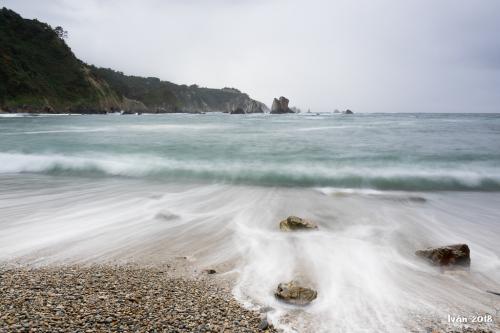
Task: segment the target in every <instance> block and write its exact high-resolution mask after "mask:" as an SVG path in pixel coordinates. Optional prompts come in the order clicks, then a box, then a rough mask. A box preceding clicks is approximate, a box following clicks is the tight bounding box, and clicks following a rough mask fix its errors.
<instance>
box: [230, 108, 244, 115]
mask: <svg viewBox="0 0 500 333" xmlns="http://www.w3.org/2000/svg"><path fill="white" fill-rule="evenodd" d="M230 114H245V111H243V109H242V108H236V109H235V110H233V111H231V112H230Z"/></svg>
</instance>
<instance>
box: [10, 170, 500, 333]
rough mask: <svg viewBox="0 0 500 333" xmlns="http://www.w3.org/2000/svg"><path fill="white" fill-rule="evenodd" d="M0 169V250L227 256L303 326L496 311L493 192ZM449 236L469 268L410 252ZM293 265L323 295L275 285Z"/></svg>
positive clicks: (348, 327) (46, 256)
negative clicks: (289, 294)
mask: <svg viewBox="0 0 500 333" xmlns="http://www.w3.org/2000/svg"><path fill="white" fill-rule="evenodd" d="M0 182H1V184H2V187H1V191H0V203H1V206H0V209H1V211H2V219H1V224H0V228H1V229H2V233H1V234H0V260H5V259H9V258H10V259H12V258H18V260H19V258H24V259H21V260H28V261H32V262H35V263H38V264H47V263H60V262H65V263H74V262H80V263H82V262H83V263H85V262H108V261H112V262H117V261H118V262H127V261H130V260H133V261H142V262H162V261H163V260H165V259H167V258H172V257H173V256H188V257H189V258H192V260H193V262H194V263H195V264H196V265H198V266H199V267H207V266H217V265H223V264H224V265H226V266H223V267H229V269H230V270H232V271H234V272H235V273H237V284H236V287H235V295H236V296H237V297H238V298H239V299H240V300H241V301H242V302H244V303H246V304H248V305H253V306H271V307H273V308H274V309H275V311H273V312H271V313H270V318H272V319H273V320H274V322H275V323H276V324H277V325H281V326H282V327H284V328H287V329H292V328H295V329H296V330H297V331H299V332H331V331H335V332H342V331H349V332H363V331H371V332H377V331H378V332H404V331H405V326H404V325H406V324H407V322H408V321H411V318H413V317H412V316H415V315H421V316H423V318H425V317H426V316H438V318H446V314H447V313H472V312H474V311H475V312H483V313H487V312H488V313H491V311H493V310H494V306H495V303H494V301H495V298H494V297H495V295H491V294H486V293H485V290H489V289H491V290H500V284H499V282H498V281H500V258H499V256H500V253H499V250H498V246H497V244H498V236H499V235H500V225H498V222H497V218H498V216H500V194H497V193H495V194H491V193H489V194H486V193H485V194H481V193H463V194H460V193H456V194H452V195H451V194H439V193H434V194H429V193H418V196H419V197H420V198H425V200H426V201H423V200H420V201H415V200H412V199H411V198H415V197H416V195H417V194H415V193H410V194H408V193H404V192H394V193H387V192H385V193H379V194H380V195H381V197H379V195H378V194H377V193H376V192H375V193H373V192H371V193H366V192H364V191H361V192H356V191H351V192H350V193H345V191H343V194H342V195H338V193H337V192H336V191H335V190H331V191H333V193H334V194H332V195H325V194H324V193H323V192H325V190H322V191H316V190H312V189H279V188H265V187H260V188H259V187H246V186H232V185H201V186H195V185H191V186H186V185H162V184H155V183H143V182H138V181H136V180H126V181H125V180H108V181H90V182H89V181H81V182H78V181H74V180H71V178H66V177H62V178H61V177H59V178H56V179H55V178H54V177H51V176H26V177H25V181H24V182H23V183H20V182H19V181H18V180H17V181H12V179H10V178H8V177H6V176H1V177H0ZM14 184H15V186H16V187H15V188H13V187H12V186H13V185H14ZM48 184H51V186H50V187H49V186H47V185H48ZM290 214H296V215H299V216H304V217H308V218H310V219H312V220H314V221H316V222H317V223H318V224H319V226H320V230H319V231H317V232H310V233H298V234H289V233H283V232H280V231H279V230H278V222H279V220H280V219H282V218H284V217H286V216H287V215H290ZM458 242H466V243H468V244H469V246H470V248H471V251H472V267H471V272H470V274H466V275H449V274H442V273H440V272H439V271H438V270H436V269H435V268H433V267H430V266H428V265H427V264H426V263H424V262H421V261H420V260H418V259H417V258H416V257H415V256H414V251H415V250H416V249H420V248H424V247H426V246H433V245H442V244H450V243H458ZM227 263H232V264H230V265H229V266H227ZM297 277H299V278H300V279H302V280H304V281H306V282H308V283H310V284H311V285H312V286H314V287H315V288H316V289H317V290H318V299H317V300H316V301H314V303H313V304H312V305H310V306H308V307H305V308H299V309H297V308H296V307H293V306H288V305H285V304H283V303H281V302H279V301H277V300H276V299H275V298H274V296H273V291H274V289H275V288H276V286H277V284H278V283H279V282H282V281H288V280H290V279H292V278H297ZM290 314H293V316H292V317H290ZM443 320H444V319H443ZM420 324H422V323H420Z"/></svg>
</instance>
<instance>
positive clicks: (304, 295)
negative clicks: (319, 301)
mask: <svg viewBox="0 0 500 333" xmlns="http://www.w3.org/2000/svg"><path fill="white" fill-rule="evenodd" d="M274 295H275V296H276V298H278V299H280V300H282V301H284V302H286V303H289V304H294V305H307V304H309V303H311V302H312V301H314V300H315V299H316V297H318V292H317V291H316V290H314V289H312V288H309V287H304V286H301V285H300V284H299V283H298V282H297V281H290V282H288V283H280V284H279V285H278V288H276V292H275V293H274Z"/></svg>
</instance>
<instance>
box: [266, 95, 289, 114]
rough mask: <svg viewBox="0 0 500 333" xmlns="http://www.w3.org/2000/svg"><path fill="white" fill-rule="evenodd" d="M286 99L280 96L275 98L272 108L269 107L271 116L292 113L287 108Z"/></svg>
mask: <svg viewBox="0 0 500 333" xmlns="http://www.w3.org/2000/svg"><path fill="white" fill-rule="evenodd" d="M288 102H290V101H289V100H288V98H286V97H283V96H281V97H280V98H279V99H277V98H275V99H274V100H273V106H272V107H271V113H272V114H283V113H294V112H293V110H292V109H290V108H289V107H288Z"/></svg>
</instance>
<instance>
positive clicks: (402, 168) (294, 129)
mask: <svg viewBox="0 0 500 333" xmlns="http://www.w3.org/2000/svg"><path fill="white" fill-rule="evenodd" d="M0 137H1V142H0V173H21V172H29V173H47V174H52V175H61V174H64V175H69V176H82V177H103V176H104V177H108V176H114V177H116V176H119V177H134V178H142V177H146V178H152V179H155V180H157V181H165V182H169V181H175V182H203V183H207V182H208V183H236V184H250V185H263V186H286V187H339V188H368V189H379V190H409V191H413V190H425V191H429V190H430V191H432V190H451V191H453V190H474V191H498V190H500V115H498V114H480V115H475V114H355V115H353V116H347V115H338V114H322V115H319V116H314V115H308V114H299V115H276V116H272V115H244V116H241V115H232V116H230V115H227V114H206V115H188V114H173V115H158V116H155V115H143V116H39V117H2V118H0Z"/></svg>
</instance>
